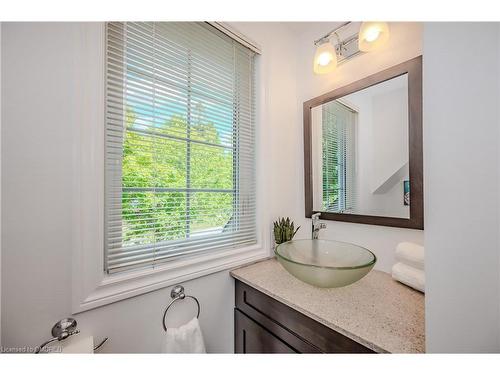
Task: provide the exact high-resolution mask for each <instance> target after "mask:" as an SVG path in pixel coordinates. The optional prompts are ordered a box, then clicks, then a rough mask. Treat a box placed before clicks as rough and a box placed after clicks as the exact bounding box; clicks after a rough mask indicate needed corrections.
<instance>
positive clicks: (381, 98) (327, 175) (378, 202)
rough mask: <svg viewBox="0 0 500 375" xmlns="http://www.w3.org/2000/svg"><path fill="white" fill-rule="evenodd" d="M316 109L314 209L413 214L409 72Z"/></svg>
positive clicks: (349, 212) (312, 112) (313, 109)
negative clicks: (411, 209)
mask: <svg viewBox="0 0 500 375" xmlns="http://www.w3.org/2000/svg"><path fill="white" fill-rule="evenodd" d="M311 115H312V118H311V120H312V121H311V123H312V174H313V210H314V211H322V212H332V213H348V214H359V215H373V216H388V217H397V218H406V219H407V218H409V217H410V210H409V207H410V206H409V205H410V191H409V188H410V183H409V165H408V161H409V152H408V128H409V126H408V125H409V124H408V75H407V74H404V75H401V76H398V77H396V78H392V79H390V80H387V81H384V82H381V83H378V84H376V85H373V86H371V87H368V88H366V89H364V90H360V91H357V92H354V93H352V94H349V95H346V96H343V97H341V98H337V99H335V100H333V101H330V102H327V103H324V104H322V105H320V106H317V107H314V108H312V111H311Z"/></svg>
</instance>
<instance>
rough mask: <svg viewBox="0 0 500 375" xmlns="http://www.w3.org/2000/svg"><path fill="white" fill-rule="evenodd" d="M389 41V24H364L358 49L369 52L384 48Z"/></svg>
mask: <svg viewBox="0 0 500 375" xmlns="http://www.w3.org/2000/svg"><path fill="white" fill-rule="evenodd" d="M388 40H389V25H388V24H387V22H363V23H362V24H361V29H360V30H359V35H358V48H359V50H360V51H363V52H369V51H373V50H375V49H377V48H380V47H382V46H383V45H384V44H385V43H387V41H388Z"/></svg>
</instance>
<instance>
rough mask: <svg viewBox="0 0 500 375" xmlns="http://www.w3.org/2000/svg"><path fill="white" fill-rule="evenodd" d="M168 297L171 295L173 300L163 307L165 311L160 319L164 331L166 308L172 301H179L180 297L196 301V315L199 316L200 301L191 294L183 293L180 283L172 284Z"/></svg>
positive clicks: (165, 328)
mask: <svg viewBox="0 0 500 375" xmlns="http://www.w3.org/2000/svg"><path fill="white" fill-rule="evenodd" d="M170 297H172V298H173V300H172V301H171V302H170V303H169V304H168V306H167V308H166V309H165V312H164V313H163V319H162V321H161V322H162V324H163V329H164V330H165V332H167V324H166V323H165V318H166V317H167V312H168V309H169V308H170V306H172V305H173V304H174V302H177V301H179V300H181V299H185V298H191V299H192V300H194V301H195V302H196V306H198V315H196V317H197V318H199V317H200V311H201V308H200V303H199V302H198V299H197V298H196V297H193V296H187V295H185V294H184V287H183V286H182V285H176V286H174V287H173V289H172V290H171V291H170Z"/></svg>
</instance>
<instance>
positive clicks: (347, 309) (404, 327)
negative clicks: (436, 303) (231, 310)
mask: <svg viewBox="0 0 500 375" xmlns="http://www.w3.org/2000/svg"><path fill="white" fill-rule="evenodd" d="M231 275H232V276H233V277H234V278H236V279H238V280H240V281H242V282H244V283H246V284H248V285H249V286H251V287H253V288H255V289H257V290H259V291H260V292H262V293H265V294H267V295H268V296H270V297H272V298H274V299H276V300H278V301H279V302H281V303H283V304H285V305H287V306H290V307H291V308H293V309H295V310H297V311H299V312H301V313H302V314H304V315H306V316H308V317H310V318H312V319H314V320H316V321H318V322H320V323H322V324H324V325H326V326H328V327H330V328H332V329H334V330H335V331H337V332H339V333H341V334H343V335H345V336H347V337H349V338H351V339H352V340H354V341H356V342H358V343H360V344H362V345H364V346H366V347H368V348H370V349H372V350H374V351H376V352H379V353H387V352H389V353H423V352H424V351H425V332H424V295H423V294H422V293H420V292H417V291H415V290H413V289H411V288H409V287H406V286H404V285H402V284H400V283H398V282H396V281H394V280H393V279H392V277H391V276H390V275H389V274H387V273H384V272H380V271H371V272H370V273H369V274H368V275H367V276H365V277H364V278H363V279H361V280H360V281H358V282H356V283H354V284H352V285H348V286H346V287H342V288H331V289H322V288H317V287H314V286H311V285H308V284H306V283H304V282H302V281H300V280H298V279H296V278H295V277H294V276H292V275H290V274H289V273H288V272H287V271H286V270H285V269H284V268H283V267H282V266H281V265H280V264H279V263H278V262H277V261H276V260H275V259H269V260H265V261H262V262H258V263H254V264H251V265H249V266H244V267H241V268H238V269H236V270H233V271H232V272H231Z"/></svg>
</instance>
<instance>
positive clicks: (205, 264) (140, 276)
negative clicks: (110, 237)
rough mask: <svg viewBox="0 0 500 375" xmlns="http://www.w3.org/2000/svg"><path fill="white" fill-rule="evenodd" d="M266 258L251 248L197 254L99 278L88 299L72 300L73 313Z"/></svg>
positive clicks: (258, 248) (261, 251) (263, 251)
mask: <svg viewBox="0 0 500 375" xmlns="http://www.w3.org/2000/svg"><path fill="white" fill-rule="evenodd" d="M268 256H269V251H268V250H267V249H265V248H263V247H262V246H259V245H254V246H252V247H247V248H242V249H238V250H229V251H225V252H224V251H222V252H217V253H213V254H205V255H200V256H197V257H193V258H190V259H179V260H176V261H172V262H168V263H164V264H161V265H159V266H157V267H155V268H144V269H141V270H136V271H130V272H124V273H121V274H114V275H103V278H102V280H101V282H100V283H99V285H98V286H97V287H96V288H95V289H94V290H93V291H92V292H91V293H90V294H89V295H88V296H86V297H85V298H84V299H83V300H81V301H75V302H76V304H75V305H74V306H73V313H74V314H76V313H80V312H83V311H86V310H90V309H94V308H96V307H100V306H103V305H107V304H110V303H113V302H117V301H120V300H123V299H126V298H130V297H135V296H138V295H141V294H143V293H148V292H151V291H154V290H157V289H161V288H165V287H168V286H171V285H174V284H177V283H181V282H183V281H187V280H192V279H195V278H198V277H202V276H206V275H209V274H211V273H215V272H220V271H224V270H228V269H232V268H235V267H238V266H240V265H242V264H245V263H248V262H254V261H257V260H260V259H264V258H266V257H268Z"/></svg>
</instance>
